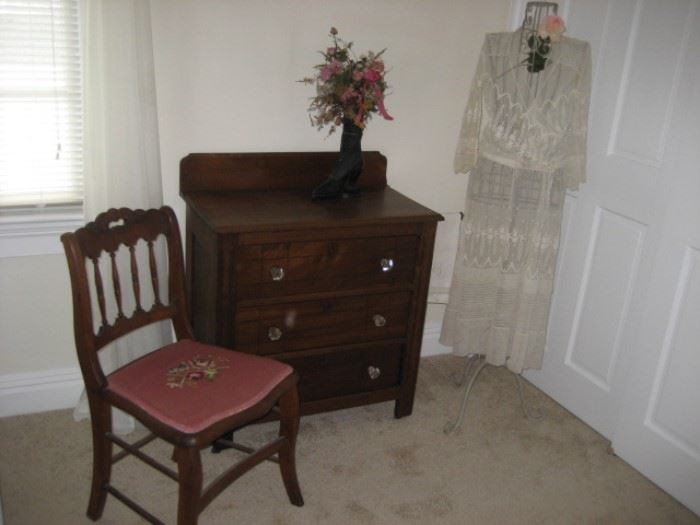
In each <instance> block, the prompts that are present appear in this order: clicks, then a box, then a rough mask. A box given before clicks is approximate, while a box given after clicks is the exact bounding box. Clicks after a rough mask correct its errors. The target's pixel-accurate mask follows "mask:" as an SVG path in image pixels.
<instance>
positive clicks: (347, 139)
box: [311, 119, 363, 200]
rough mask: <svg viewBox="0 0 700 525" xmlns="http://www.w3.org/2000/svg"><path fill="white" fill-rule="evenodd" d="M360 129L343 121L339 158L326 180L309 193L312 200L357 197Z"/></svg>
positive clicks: (360, 170) (360, 168)
mask: <svg viewBox="0 0 700 525" xmlns="http://www.w3.org/2000/svg"><path fill="white" fill-rule="evenodd" d="M362 164H363V161H362V128H360V127H358V126H356V125H355V124H354V123H353V122H352V121H351V120H349V119H345V120H343V135H342V137H341V138H340V156H339V157H338V160H337V161H336V163H335V166H333V171H332V172H331V174H330V176H329V177H328V179H327V180H326V181H325V182H324V183H322V184H320V185H319V186H316V187H315V188H314V189H313V191H312V192H311V198H312V199H313V200H320V199H337V198H338V197H344V198H347V197H352V196H355V195H358V194H359V193H360V190H359V189H358V187H357V179H358V178H359V177H360V174H361V173H362Z"/></svg>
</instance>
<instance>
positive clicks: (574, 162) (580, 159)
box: [563, 42, 591, 190]
mask: <svg viewBox="0 0 700 525" xmlns="http://www.w3.org/2000/svg"><path fill="white" fill-rule="evenodd" d="M573 95H574V96H573V97H572V104H573V108H572V118H571V127H570V129H569V134H568V137H567V140H566V141H565V144H564V147H565V150H564V152H563V153H564V165H563V168H564V183H565V185H566V188H567V189H571V190H575V189H578V187H579V185H580V184H582V183H584V182H586V135H587V134H588V105H589V101H590V96H591V46H590V45H589V44H588V43H587V42H585V43H584V46H583V49H582V52H581V63H580V67H579V81H578V85H577V87H576V89H575V90H574V93H573Z"/></svg>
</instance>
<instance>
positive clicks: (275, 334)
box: [267, 326, 282, 341]
mask: <svg viewBox="0 0 700 525" xmlns="http://www.w3.org/2000/svg"><path fill="white" fill-rule="evenodd" d="M267 338H268V339H269V340H270V341H279V340H280V339H281V338H282V330H280V329H279V328H277V327H276V326H271V327H270V328H268V329H267Z"/></svg>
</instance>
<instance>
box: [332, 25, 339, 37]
mask: <svg viewBox="0 0 700 525" xmlns="http://www.w3.org/2000/svg"><path fill="white" fill-rule="evenodd" d="M337 34H338V30H337V29H336V28H335V27H331V35H333V36H335V35H337Z"/></svg>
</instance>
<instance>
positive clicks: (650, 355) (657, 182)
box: [527, 0, 700, 513]
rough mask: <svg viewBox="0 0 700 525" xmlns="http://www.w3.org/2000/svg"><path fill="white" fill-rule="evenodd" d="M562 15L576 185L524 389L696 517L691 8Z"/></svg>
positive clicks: (696, 24) (582, 5)
mask: <svg viewBox="0 0 700 525" xmlns="http://www.w3.org/2000/svg"><path fill="white" fill-rule="evenodd" d="M561 4H562V6H561V7H562V8H563V9H561V14H563V15H564V16H565V19H566V21H567V25H568V27H569V31H568V33H569V35H570V36H574V37H578V38H582V39H585V40H588V41H589V42H590V43H591V46H592V50H593V91H592V99H591V113H590V119H589V123H590V127H589V133H588V147H589V148H588V182H587V183H586V184H585V185H584V186H582V188H581V190H580V191H579V192H578V193H577V194H570V195H568V196H567V202H566V207H565V213H564V223H563V231H562V245H561V248H560V257H559V268H558V273H557V282H556V292H555V295H554V298H553V301H552V309H551V316H550V326H549V337H548V348H547V352H546V354H545V359H544V366H543V369H542V370H541V371H537V372H529V373H528V374H527V377H528V379H530V380H531V381H532V382H533V383H535V384H536V385H538V386H539V387H540V388H542V389H543V390H544V391H545V392H547V393H548V394H550V395H551V396H552V397H553V398H554V399H556V400H557V401H558V402H560V403H561V404H562V405H564V406H565V407H567V408H568V409H569V410H571V411H572V412H573V413H574V414H576V415H577V416H579V417H580V418H581V419H583V420H584V421H586V422H587V423H589V424H590V425H591V426H592V427H594V428H595V429H597V430H598V431H599V432H601V433H602V434H603V435H604V436H606V437H608V438H609V439H611V440H612V444H613V448H614V449H615V451H616V452H617V453H618V454H619V455H620V456H621V457H622V458H623V459H625V460H627V461H628V462H629V463H630V464H632V465H633V466H635V467H636V468H638V469H639V470H640V471H642V472H643V473H644V474H645V475H647V476H648V477H649V478H650V479H652V480H653V481H654V482H656V483H657V484H658V485H660V486H661V487H662V488H664V489H665V490H667V491H668V492H670V493H671V494H672V495H673V496H675V497H676V498H677V499H679V500H680V501H681V502H683V503H684V504H685V505H687V506H688V507H690V508H691V509H693V510H694V511H695V512H696V513H700V212H699V211H698V210H700V153H699V151H700V87H699V86H700V61H699V59H698V57H699V56H700V55H699V54H698V49H700V9H699V5H698V4H700V0H571V1H569V2H561Z"/></svg>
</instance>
